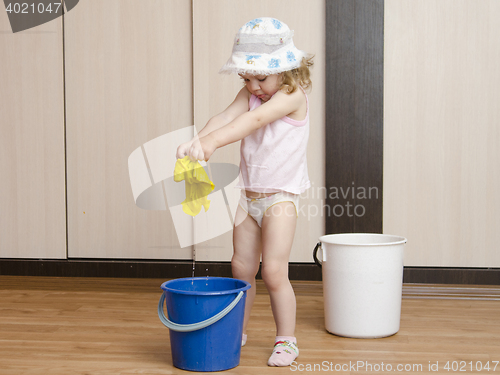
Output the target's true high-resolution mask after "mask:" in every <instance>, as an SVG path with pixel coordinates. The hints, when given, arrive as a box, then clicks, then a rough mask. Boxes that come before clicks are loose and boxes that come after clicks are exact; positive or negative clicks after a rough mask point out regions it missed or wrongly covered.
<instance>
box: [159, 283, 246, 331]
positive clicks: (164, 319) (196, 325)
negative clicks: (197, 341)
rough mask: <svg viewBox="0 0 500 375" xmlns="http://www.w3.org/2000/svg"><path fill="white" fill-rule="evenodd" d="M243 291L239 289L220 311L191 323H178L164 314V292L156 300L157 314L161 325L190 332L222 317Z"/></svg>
mask: <svg viewBox="0 0 500 375" xmlns="http://www.w3.org/2000/svg"><path fill="white" fill-rule="evenodd" d="M243 294H244V292H243V291H240V292H239V293H238V295H237V296H236V298H235V299H234V300H233V302H231V303H230V304H229V305H228V306H227V307H226V308H225V309H224V310H222V311H221V312H220V313H218V314H216V315H214V316H212V317H211V318H208V319H206V320H203V321H201V322H198V323H191V324H179V323H174V322H172V321H170V320H168V318H167V317H166V316H165V313H164V312H163V303H164V302H165V292H163V293H162V294H161V297H160V301H159V302H158V316H159V318H160V320H161V322H162V323H163V325H164V326H165V327H167V328H169V329H171V330H172V331H177V332H192V331H196V330H198V329H202V328H205V327H208V326H209V325H211V324H214V323H215V322H217V321H219V320H221V319H222V318H224V317H225V316H226V315H227V314H229V312H230V311H231V310H232V309H233V308H234V307H235V306H236V305H237V304H238V302H239V301H240V299H241V298H242V297H243Z"/></svg>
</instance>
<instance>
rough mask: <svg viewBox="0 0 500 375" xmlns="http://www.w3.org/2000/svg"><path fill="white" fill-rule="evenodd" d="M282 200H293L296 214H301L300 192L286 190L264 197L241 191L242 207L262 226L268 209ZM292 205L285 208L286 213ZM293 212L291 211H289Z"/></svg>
mask: <svg viewBox="0 0 500 375" xmlns="http://www.w3.org/2000/svg"><path fill="white" fill-rule="evenodd" d="M281 202H292V203H293V205H294V207H295V214H296V215H297V217H298V216H299V212H298V206H299V194H292V193H287V192H285V191H282V192H279V193H276V194H273V195H270V196H268V197H263V198H249V197H247V196H246V195H245V192H244V191H242V192H241V198H240V206H241V208H242V209H243V210H244V211H245V212H246V213H247V214H249V215H250V216H251V217H252V218H253V219H254V220H255V221H256V222H257V224H259V227H262V218H263V217H264V214H265V213H266V211H267V210H268V209H269V208H271V207H272V206H274V205H275V204H278V203H281ZM289 207H290V206H287V207H286V208H285V213H288V212H287V211H290V208H289ZM289 214H291V212H290V213H289Z"/></svg>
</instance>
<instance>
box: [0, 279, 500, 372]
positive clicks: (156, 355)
mask: <svg viewBox="0 0 500 375" xmlns="http://www.w3.org/2000/svg"><path fill="white" fill-rule="evenodd" d="M163 281H165V280H158V279H113V278H52V277H19V276H0V374H1V375H20V374H41V375H76V374H152V375H155V374H189V373H192V372H187V371H183V370H180V369H177V368H175V367H174V366H173V365H172V356H171V352H170V340H169V330H168V329H167V328H165V327H164V326H163V325H162V324H161V322H160V321H159V319H158V315H157V305H158V300H159V297H160V295H161V289H160V285H161V283H162V282H163ZM292 284H293V286H294V290H295V293H296V296H297V307H298V308H297V329H296V336H297V340H298V345H299V349H300V356H299V358H298V359H297V362H296V363H295V364H294V365H293V366H291V367H287V368H272V367H268V366H267V365H266V363H267V359H268V357H269V355H270V353H271V350H272V345H273V343H274V335H275V328H274V320H273V317H272V313H271V307H270V303H269V296H268V294H267V291H266V289H265V287H264V285H263V283H262V282H261V281H259V282H258V286H257V297H256V300H255V304H254V308H253V310H252V316H251V320H250V323H249V327H248V342H247V344H246V346H245V347H243V348H242V351H241V359H240V365H239V366H237V367H236V368H234V369H231V370H227V371H224V373H225V374H252V375H253V374H257V375H265V374H285V373H286V374H289V373H297V374H309V373H344V374H346V373H350V374H367V373H378V374H380V373H419V374H431V373H433V374H434V373H447V374H449V373H498V374H500V363H499V361H500V287H464V286H453V285H451V286H450V285H446V286H445V285H414V284H412V285H404V287H403V300H402V311H401V328H400V330H399V332H398V333H397V334H396V335H393V336H391V337H386V338H380V339H352V338H343V337H338V336H335V335H333V334H330V333H328V332H327V331H326V330H325V324H324V312H323V293H322V284H321V282H304V281H296V282H292Z"/></svg>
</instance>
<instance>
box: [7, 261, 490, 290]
mask: <svg viewBox="0 0 500 375" xmlns="http://www.w3.org/2000/svg"><path fill="white" fill-rule="evenodd" d="M192 274H193V262H192V261H191V260H175V261H172V260H169V261H165V260H137V259H126V260H107V259H69V260H35V259H0V275H10V276H53V277H117V278H165V279H171V278H178V277H190V276H192ZM194 274H195V276H222V277H231V264H230V262H196V265H195V272H194ZM289 277H290V280H311V281H320V280H321V269H320V268H319V267H318V266H316V265H315V264H314V263H290V267H289ZM257 278H259V279H260V278H261V277H260V272H259V274H258V275H257ZM403 282H404V283H406V284H418V283H419V284H467V285H500V268H450V267H405V268H404V276H403Z"/></svg>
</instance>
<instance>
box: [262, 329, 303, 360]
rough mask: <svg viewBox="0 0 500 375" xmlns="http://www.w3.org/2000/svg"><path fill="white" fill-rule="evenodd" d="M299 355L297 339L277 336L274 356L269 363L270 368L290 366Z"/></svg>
mask: <svg viewBox="0 0 500 375" xmlns="http://www.w3.org/2000/svg"><path fill="white" fill-rule="evenodd" d="M298 355H299V348H297V339H296V338H295V337H291V336H276V342H275V344H274V349H273V354H271V357H269V361H267V365H268V366H290V365H291V364H292V362H293V361H295V359H296V358H297V357H298Z"/></svg>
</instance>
